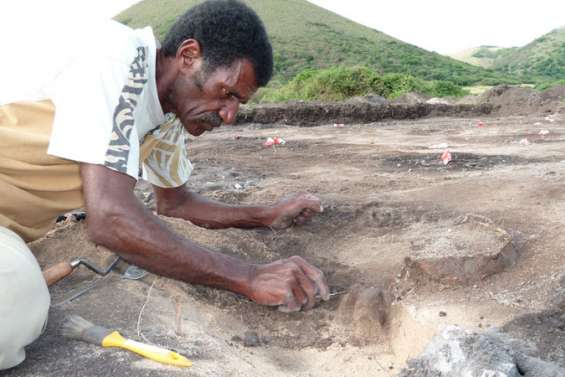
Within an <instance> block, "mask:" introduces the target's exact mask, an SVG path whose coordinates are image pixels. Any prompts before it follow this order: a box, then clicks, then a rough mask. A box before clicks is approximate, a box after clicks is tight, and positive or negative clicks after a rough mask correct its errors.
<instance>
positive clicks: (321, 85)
mask: <svg viewBox="0 0 565 377" xmlns="http://www.w3.org/2000/svg"><path fill="white" fill-rule="evenodd" d="M407 92H420V93H424V94H429V95H431V96H433V97H444V96H461V95H464V94H466V92H465V91H464V90H463V89H462V88H461V87H460V86H458V85H456V84H454V83H452V82H450V81H425V80H422V79H419V78H416V77H414V76H411V75H407V74H397V73H393V74H385V75H380V74H378V73H377V72H375V71H374V70H371V69H369V68H367V67H332V68H328V69H306V70H304V71H302V72H300V73H299V74H298V75H297V76H296V77H295V78H294V79H292V80H291V81H290V82H289V83H288V84H286V85H283V86H282V87H280V88H276V89H274V88H273V89H266V90H264V91H262V92H261V93H260V95H259V101H261V102H284V101H289V100H304V101H314V100H316V101H340V100H344V99H346V98H350V97H355V96H366V95H379V96H382V97H386V98H395V97H398V96H401V95H403V94H405V93H407Z"/></svg>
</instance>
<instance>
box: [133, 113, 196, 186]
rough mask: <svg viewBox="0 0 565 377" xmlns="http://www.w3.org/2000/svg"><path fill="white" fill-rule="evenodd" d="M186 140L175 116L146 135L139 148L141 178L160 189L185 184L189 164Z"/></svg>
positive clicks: (190, 168) (181, 126)
mask: <svg viewBox="0 0 565 377" xmlns="http://www.w3.org/2000/svg"><path fill="white" fill-rule="evenodd" d="M187 141H188V137H187V134H186V130H185V129H184V127H183V125H182V124H181V122H180V121H179V120H178V118H176V117H174V116H171V117H170V118H169V119H168V120H167V121H166V122H165V123H164V124H162V125H161V126H160V127H159V128H157V129H155V130H153V131H152V132H151V133H149V134H147V136H146V137H145V140H144V141H143V144H142V146H141V151H142V152H141V156H142V157H141V158H142V161H143V178H144V179H146V180H148V181H149V182H150V183H152V184H154V185H156V186H158V187H163V188H173V187H179V186H182V185H184V184H185V183H186V182H188V179H189V178H190V175H191V173H192V164H191V162H190V159H189V158H188V150H187Z"/></svg>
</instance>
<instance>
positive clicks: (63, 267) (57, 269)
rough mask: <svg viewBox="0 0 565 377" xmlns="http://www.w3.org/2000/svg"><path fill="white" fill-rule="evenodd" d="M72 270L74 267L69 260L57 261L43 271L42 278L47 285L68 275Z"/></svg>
mask: <svg viewBox="0 0 565 377" xmlns="http://www.w3.org/2000/svg"><path fill="white" fill-rule="evenodd" d="M73 270H74V268H73V266H72V265H71V264H70V263H69V262H61V263H57V264H56V265H54V266H51V267H49V268H47V269H46V270H44V271H43V278H44V279H45V282H46V283H47V286H48V287H49V286H51V285H53V284H55V283H56V282H58V281H59V280H61V279H63V278H64V277H66V276H68V275H69V274H70V273H71V272H73Z"/></svg>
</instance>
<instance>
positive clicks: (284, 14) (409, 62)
mask: <svg viewBox="0 0 565 377" xmlns="http://www.w3.org/2000/svg"><path fill="white" fill-rule="evenodd" d="M199 2H200V0H144V1H142V2H140V3H138V4H136V5H134V6H132V7H131V8H129V9H127V10H126V11H124V12H122V13H121V14H119V15H118V16H117V17H116V19H117V20H118V21H120V22H122V23H124V24H126V25H128V26H131V27H142V26H146V25H151V26H152V27H153V29H154V30H155V32H156V33H157V36H158V37H159V38H160V39H163V37H164V35H165V34H166V32H167V31H168V30H169V28H170V26H171V25H172V23H173V22H174V21H175V19H176V18H177V17H178V16H179V15H180V14H182V13H183V12H184V11H185V10H186V9H188V8H189V7H191V6H192V5H194V4H197V3H199ZM246 3H247V4H249V5H250V6H251V7H252V8H254V9H255V10H256V11H257V13H258V14H259V15H260V17H261V18H262V19H263V21H264V23H265V25H266V26H267V29H268V31H269V35H270V37H271V40H272V42H273V47H274V51H275V70H276V76H275V80H276V81H279V82H287V81H288V80H290V79H291V78H293V77H294V76H295V75H296V74H298V73H299V72H301V71H303V70H304V69H305V68H328V67H332V66H359V65H364V66H367V67H369V68H371V69H374V70H376V71H377V72H380V73H407V74H411V75H413V76H416V77H419V78H422V79H425V80H450V81H453V82H455V83H457V84H460V85H471V84H476V83H483V84H497V83H501V82H506V83H515V82H517V80H516V79H515V78H513V77H512V75H506V74H501V73H498V72H494V71H492V70H486V69H483V68H481V67H475V66H472V65H470V64H466V63H462V62H459V61H456V60H454V59H451V58H449V57H445V56H443V55H439V54H437V53H433V52H429V51H426V50H424V49H421V48H419V47H416V46H413V45H410V44H407V43H404V42H402V41H400V40H398V39H395V38H393V37H391V36H388V35H386V34H384V33H381V32H379V31H377V30H374V29H371V28H368V27H365V26H362V25H359V24H357V23H355V22H353V21H350V20H348V19H346V18H344V17H341V16H339V15H337V14H335V13H332V12H330V11H327V10H325V9H323V8H320V7H318V6H316V5H314V4H311V3H309V2H307V1H305V0H285V1H281V0H246Z"/></svg>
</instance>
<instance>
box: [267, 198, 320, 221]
mask: <svg viewBox="0 0 565 377" xmlns="http://www.w3.org/2000/svg"><path fill="white" fill-rule="evenodd" d="M323 211H324V208H323V207H322V202H321V200H320V199H319V198H318V197H316V196H314V195H312V194H308V193H299V194H293V195H290V196H287V197H286V198H284V199H282V200H281V201H279V202H278V203H277V204H275V205H274V206H273V220H272V221H271V223H270V224H268V225H269V226H270V227H271V228H274V229H285V228H288V227H290V226H292V225H294V224H303V223H305V222H306V221H308V220H309V219H310V218H312V216H314V214H316V213H320V212H323Z"/></svg>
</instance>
